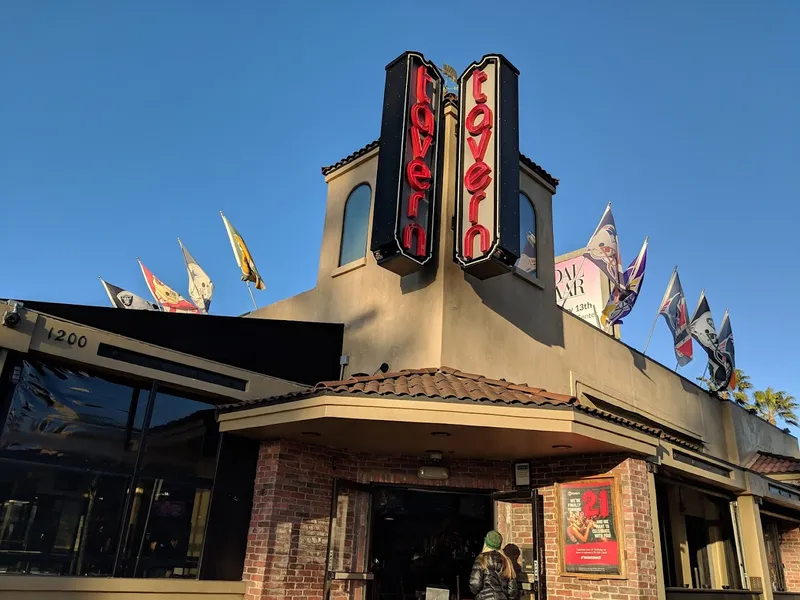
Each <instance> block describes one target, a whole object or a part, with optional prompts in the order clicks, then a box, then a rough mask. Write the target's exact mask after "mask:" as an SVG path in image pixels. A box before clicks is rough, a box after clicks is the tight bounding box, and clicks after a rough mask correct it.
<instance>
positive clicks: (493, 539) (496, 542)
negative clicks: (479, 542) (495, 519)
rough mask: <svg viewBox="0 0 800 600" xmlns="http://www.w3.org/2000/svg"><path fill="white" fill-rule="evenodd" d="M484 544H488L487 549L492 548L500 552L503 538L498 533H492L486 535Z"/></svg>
mask: <svg viewBox="0 0 800 600" xmlns="http://www.w3.org/2000/svg"><path fill="white" fill-rule="evenodd" d="M483 543H484V544H486V547H487V548H491V549H492V550H500V546H502V545H503V536H502V535H500V534H499V533H498V532H496V531H490V532H489V533H487V534H486V539H485V540H484V541H483Z"/></svg>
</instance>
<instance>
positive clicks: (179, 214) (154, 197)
mask: <svg viewBox="0 0 800 600" xmlns="http://www.w3.org/2000/svg"><path fill="white" fill-rule="evenodd" d="M450 6H454V7H455V8H449V7H450ZM495 9H496V11H495ZM798 29H800V3H798V2H795V1H793V0H784V1H780V0H774V1H771V2H765V3H755V2H743V1H734V0H705V1H703V2H697V1H696V0H694V1H687V0H678V1H675V2H670V3H654V2H637V1H634V0H630V1H626V2H618V1H610V0H606V1H603V2H595V1H589V0H585V1H577V0H576V1H569V2H563V1H559V2H556V1H552V2H539V1H531V0H528V1H525V2H516V1H513V2H503V3H489V4H487V3H484V2H461V3H458V4H457V5H454V4H452V3H443V2H442V3H431V2H396V3H383V2H374V1H368V2H350V3H347V8H343V3H333V2H327V3H318V5H317V6H314V5H312V4H311V3H303V2H287V3H272V2H263V1H261V0H258V1H256V0H253V1H247V0H237V1H235V2H216V1H202V0H171V1H170V2H156V1H154V0H139V1H137V2H131V1H128V2H107V1H105V0H93V1H88V0H73V1H71V2H63V1H58V0H50V1H41V2H35V3H32V2H12V1H7V2H2V3H0V82H1V83H0V199H1V200H2V205H3V207H4V211H5V212H4V215H3V218H2V222H0V243H2V246H3V249H4V252H3V255H4V257H5V258H6V260H5V261H4V264H3V270H2V271H3V274H2V279H0V297H13V298H32V299H41V300H50V301H61V302H71V303H86V304H100V305H105V304H107V298H106V296H105V295H104V293H103V290H102V288H101V286H100V285H99V283H98V280H97V276H98V275H102V276H103V277H104V278H106V279H107V280H108V281H110V282H112V283H114V284H116V285H119V286H122V287H127V288H128V289H131V290H132V291H135V292H137V293H139V294H141V295H143V296H147V289H146V287H145V284H144V281H143V279H142V277H141V273H140V271H139V268H138V266H137V264H136V257H137V256H140V257H141V258H142V260H143V261H144V263H145V264H146V265H147V266H148V267H149V268H150V269H152V270H153V271H154V272H155V273H156V274H157V275H158V276H159V277H160V278H161V279H162V280H164V281H165V282H166V283H167V284H169V285H172V286H173V287H175V288H176V289H178V290H179V291H180V292H181V293H184V295H186V275H185V270H184V267H183V263H182V259H181V255H180V252H179V248H178V244H177V241H176V238H177V237H178V236H180V237H181V239H182V240H183V241H184V243H185V244H186V246H187V247H188V249H189V250H190V251H191V252H192V253H193V254H194V256H195V258H196V259H197V260H198V261H199V262H200V264H201V265H202V266H203V267H204V268H205V269H206V270H207V271H208V272H209V274H210V275H211V276H212V278H213V279H214V281H215V283H216V286H217V291H216V295H215V299H214V305H213V307H212V312H213V313H216V314H241V313H242V312H245V311H247V310H249V308H250V299H249V296H248V295H247V292H246V289H245V288H244V285H243V284H241V283H239V281H238V273H237V269H236V266H235V263H234V259H233V256H232V254H231V251H230V246H229V243H228V240H227V238H226V236H225V231H224V228H223V226H222V222H221V220H220V218H219V211H220V210H224V211H225V213H226V215H227V216H228V217H229V218H230V219H231V221H232V222H233V224H234V225H235V226H236V227H237V228H238V229H239V231H240V232H241V233H242V235H243V236H244V238H245V239H246V240H247V242H248V244H249V245H250V248H251V250H252V252H253V254H254V256H255V258H256V261H257V263H258V266H259V269H260V271H261V273H262V275H263V276H264V278H265V279H266V281H267V285H268V290H267V291H266V292H260V293H258V299H259V302H260V304H262V305H263V304H267V303H270V302H273V301H275V300H278V299H280V298H284V297H287V296H291V295H293V294H296V293H299V292H301V291H303V290H306V289H308V288H311V287H313V286H314V283H315V280H316V270H317V259H318V251H319V244H320V237H321V232H322V223H323V217H324V207H325V193H326V190H325V184H324V181H323V179H322V177H321V175H320V172H319V167H320V166H322V165H326V164H330V163H333V162H335V161H336V160H338V159H339V158H341V157H343V156H345V155H347V154H349V153H350V152H352V151H353V150H355V149H357V148H359V147H361V146H362V145H364V144H365V143H367V142H369V141H372V140H374V139H376V138H377V136H378V133H379V126H380V110H381V100H382V94H383V78H384V66H385V65H386V63H388V62H389V61H391V60H392V59H393V58H394V57H395V56H397V55H398V54H400V53H401V52H402V51H403V50H405V49H414V50H419V51H422V52H424V53H425V54H426V56H428V57H429V58H430V59H432V60H434V61H436V62H437V63H439V64H442V63H449V64H452V65H453V66H455V67H456V69H458V70H461V69H463V68H464V67H465V66H467V65H468V64H469V63H470V62H471V61H472V60H474V59H477V58H479V57H480V56H481V55H483V54H484V53H487V52H502V53H504V54H505V55H506V56H507V57H508V58H509V59H510V60H511V61H512V62H513V63H514V64H515V65H516V66H517V67H518V68H519V69H520V71H521V78H520V107H521V123H520V126H521V147H522V150H523V152H525V154H527V155H528V156H530V157H531V158H533V159H534V160H535V161H536V162H538V163H539V164H541V165H542V166H544V167H545V168H546V169H547V170H548V171H550V172H551V173H552V174H554V175H555V176H556V177H559V178H560V179H561V181H562V184H561V186H560V187H559V191H558V194H557V195H556V197H555V236H556V250H557V252H559V253H560V252H566V251H569V250H573V249H574V248H577V247H580V246H581V245H583V244H585V243H586V241H587V239H588V237H589V236H590V234H591V232H592V230H593V229H594V227H595V226H596V224H597V221H598V220H599V218H600V215H601V214H602V211H603V207H604V206H605V204H606V203H607V202H608V201H612V202H613V206H614V214H615V217H616V221H617V226H618V229H619V233H620V241H621V247H622V253H623V260H624V261H625V262H626V263H627V262H629V261H630V260H632V259H633V256H634V255H635V253H636V251H637V250H638V247H639V245H640V244H641V241H642V239H643V238H644V237H645V235H649V236H650V253H649V259H648V269H647V275H646V279H645V283H644V290H643V295H642V296H641V298H640V299H639V302H638V304H637V307H636V309H635V311H634V313H633V314H632V315H631V316H630V317H629V318H628V319H627V320H626V324H625V327H624V328H623V338H624V340H625V341H626V342H627V343H629V344H631V345H632V346H634V347H637V348H642V347H643V345H644V342H645V339H646V337H647V333H648V331H649V329H650V325H651V324H652V320H653V317H654V314H655V311H656V310H657V307H658V303H659V301H660V300H661V296H662V295H663V292H664V288H665V286H666V284H667V280H668V279H669V276H670V273H671V271H672V268H673V266H675V265H679V267H680V274H681V278H682V280H683V285H684V289H685V290H686V293H687V296H688V302H689V304H690V308H691V309H693V308H694V305H695V303H696V302H697V298H698V296H699V293H700V290H701V289H702V288H705V289H706V291H707V295H708V298H709V301H710V304H711V308H712V311H713V312H714V314H715V316H716V319H717V322H719V321H720V320H721V318H722V313H723V311H724V310H725V308H726V307H728V308H730V310H731V314H732V323H733V329H734V333H735V336H736V346H737V358H738V363H739V366H740V367H742V368H743V369H745V370H746V371H747V372H749V373H750V374H751V375H752V377H753V380H754V383H755V384H756V386H757V387H765V386H767V385H772V386H774V387H777V388H782V389H786V390H788V391H789V392H791V393H794V394H796V395H798V396H800V375H798V371H797V369H796V367H795V360H796V358H795V357H796V355H797V352H796V346H794V343H795V341H796V340H797V339H798V337H800V324H799V323H800V320H798V319H797V317H796V316H795V315H794V314H793V313H792V308H791V307H792V305H793V303H794V302H795V301H796V300H797V299H798V296H800V283H798V277H797V274H796V269H795V264H794V263H795V261H796V254H797V242H796V240H797V235H796V230H797V223H798V221H799V220H800V208H799V207H798V202H797V197H798V189H800V166H798V161H799V159H800V116H798V115H800V110H798V108H797V107H798V100H797V96H798V93H800V69H798V68H797V65H798V64H800V44H798V42H797V41H796V32H797V31H798ZM649 353H650V354H651V355H652V356H653V357H654V358H656V359H658V360H660V361H662V362H664V363H665V364H668V365H670V366H672V365H673V364H674V359H673V358H672V350H671V340H670V336H669V333H668V331H667V329H666V326H665V325H664V323H663V322H659V324H658V326H657V328H656V333H655V335H654V338H653V342H652V344H651V349H650V352H649ZM703 366H704V361H703V359H702V356H698V358H697V359H696V360H695V361H694V362H693V363H692V364H691V365H690V366H689V367H687V368H686V369H685V374H686V375H687V376H689V377H695V376H697V375H699V374H700V372H702V370H703Z"/></svg>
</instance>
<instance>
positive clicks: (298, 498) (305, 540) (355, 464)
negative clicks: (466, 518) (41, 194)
mask: <svg viewBox="0 0 800 600" xmlns="http://www.w3.org/2000/svg"><path fill="white" fill-rule="evenodd" d="M420 464H421V460H420V458H416V457H388V456H375V455H361V454H343V453H341V452H339V451H335V450H329V449H324V448H319V447H314V446H308V445H302V444H296V443H293V442H285V441H273V442H265V443H264V444H262V446H261V451H260V455H259V464H258V469H257V474H256V483H255V486H256V487H255V495H254V500H253V502H254V504H253V514H252V518H251V527H250V534H249V538H248V550H247V556H246V561H245V572H244V575H243V579H244V580H245V581H246V582H247V583H248V591H247V596H246V597H247V600H300V599H301V598H302V599H309V600H321V598H322V592H323V587H324V582H325V559H326V553H327V545H328V527H329V515H330V511H331V493H332V487H333V481H334V479H335V478H343V479H348V480H351V481H356V482H362V483H391V484H414V485H420V484H421V482H420V480H419V479H418V477H417V475H416V472H417V468H418V467H419V466H420ZM447 466H448V467H449V468H450V472H451V477H450V479H449V480H448V481H446V482H435V481H426V482H425V485H426V486H436V485H440V486H446V487H451V488H469V489H485V490H507V489H510V488H511V468H510V464H509V463H506V462H490V461H477V460H476V461H473V460H450V461H448V463H447ZM608 472H613V473H617V474H619V476H620V477H621V482H620V483H621V486H620V488H621V489H622V490H623V498H622V506H623V512H624V517H625V518H624V527H625V533H626V552H627V559H628V563H627V564H628V576H629V578H628V579H627V580H624V581H612V580H601V581H587V580H578V579H575V578H572V577H558V576H556V572H557V556H556V546H555V540H556V533H557V531H556V525H555V521H554V517H555V496H554V493H553V482H555V481H568V480H570V479H574V478H577V477H581V476H586V475H597V474H605V473H608ZM531 477H532V479H533V483H534V485H536V486H539V487H540V489H541V493H542V496H543V500H544V502H543V506H544V518H545V541H544V545H545V548H546V557H545V571H546V577H547V585H548V597H549V598H551V600H556V599H561V598H569V599H572V598H587V599H591V600H595V599H600V600H603V599H606V598H608V599H614V600H633V599H634V598H636V599H642V600H654V599H655V598H656V583H655V560H656V558H655V547H654V542H653V536H652V528H651V525H650V506H649V494H648V487H647V472H646V468H645V464H644V462H642V461H640V460H634V459H627V460H626V459H624V458H620V457H617V458H614V457H607V456H606V457H573V458H570V459H564V460H555V461H541V462H540V463H534V464H533V465H532V468H531ZM365 507H366V503H365V499H364V497H363V496H359V494H357V493H356V494H353V495H345V496H343V497H342V498H340V504H339V505H338V506H337V507H336V509H337V515H338V520H339V522H340V523H345V526H344V527H340V528H337V529H336V530H335V531H334V537H335V539H336V540H337V542H338V543H337V544H336V547H337V548H342V549H343V550H342V552H341V553H340V554H337V555H336V556H335V557H334V560H336V561H337V562H339V563H340V564H342V565H344V566H352V565H353V564H354V563H356V562H359V561H363V560H364V559H365V545H364V544H363V542H364V538H365V536H364V535H363V532H364V531H365V527H366V518H365V517H366V512H367V511H366V510H365ZM498 508H499V507H498ZM498 513H499V514H498V516H499V521H500V523H498V527H499V528H500V529H501V532H502V533H504V534H505V535H506V543H513V544H516V545H518V546H519V547H520V548H524V547H526V546H528V547H529V546H530V544H531V539H530V537H531V536H530V532H531V530H532V528H531V523H530V521H531V513H530V506H527V505H521V504H510V505H508V506H507V507H506V508H505V512H503V511H500V510H499V511H498ZM504 529H505V531H503V530H504ZM331 596H332V599H334V600H345V599H347V600H367V598H366V594H365V587H364V585H363V584H361V583H359V582H346V583H344V582H335V583H334V585H333V586H332V592H331Z"/></svg>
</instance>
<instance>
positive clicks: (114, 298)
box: [100, 277, 161, 310]
mask: <svg viewBox="0 0 800 600" xmlns="http://www.w3.org/2000/svg"><path fill="white" fill-rule="evenodd" d="M100 283H102V284H103V288H104V289H105V291H106V294H108V299H109V300H111V304H112V306H115V307H116V308H127V309H131V310H161V309H160V308H159V307H158V304H154V303H153V302H149V301H147V300H145V299H144V298H142V297H141V296H137V295H136V294H134V293H133V292H129V291H128V290H123V289H122V288H121V287H117V286H116V285H112V284H110V283H108V282H107V281H105V280H104V279H103V278H102V277H101V278H100Z"/></svg>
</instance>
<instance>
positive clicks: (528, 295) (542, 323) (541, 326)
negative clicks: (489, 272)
mask: <svg viewBox="0 0 800 600" xmlns="http://www.w3.org/2000/svg"><path fill="white" fill-rule="evenodd" d="M463 276H464V278H465V280H466V281H467V283H469V285H470V286H471V287H472V289H473V290H475V293H476V294H477V295H478V297H479V298H480V299H481V301H482V302H483V304H484V305H485V306H487V307H488V308H490V309H491V310H492V311H494V312H495V313H497V314H498V315H499V316H501V317H502V318H503V319H505V320H506V321H508V322H509V323H511V324H512V325H513V326H514V327H516V328H517V329H519V330H520V331H522V332H523V333H525V334H526V335H527V336H528V337H530V338H532V339H535V340H536V341H538V342H540V343H542V344H545V345H547V346H555V347H559V348H563V347H564V320H563V319H564V317H563V316H562V315H563V311H561V310H560V309H559V307H558V306H557V305H556V302H555V297H551V296H550V295H548V293H547V289H545V290H539V289H538V288H534V287H533V286H532V284H530V283H528V282H527V281H524V280H523V279H522V278H520V277H518V276H517V275H515V274H514V273H508V274H507V275H500V276H498V277H493V278H491V279H486V280H484V281H481V280H479V279H476V278H474V277H472V276H471V275H467V274H466V273H464V275H463Z"/></svg>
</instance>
